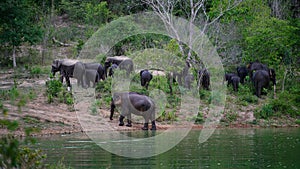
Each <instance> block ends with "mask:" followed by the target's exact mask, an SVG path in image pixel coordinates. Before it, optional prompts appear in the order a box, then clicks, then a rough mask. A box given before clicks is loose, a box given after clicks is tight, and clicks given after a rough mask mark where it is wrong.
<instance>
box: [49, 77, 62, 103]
mask: <svg viewBox="0 0 300 169" xmlns="http://www.w3.org/2000/svg"><path fill="white" fill-rule="evenodd" d="M46 87H47V91H46V93H47V97H48V103H51V102H53V101H54V98H55V97H57V96H58V94H59V93H60V92H61V91H62V90H63V88H62V83H61V82H60V81H59V80H56V79H53V80H49V81H47V82H46Z"/></svg>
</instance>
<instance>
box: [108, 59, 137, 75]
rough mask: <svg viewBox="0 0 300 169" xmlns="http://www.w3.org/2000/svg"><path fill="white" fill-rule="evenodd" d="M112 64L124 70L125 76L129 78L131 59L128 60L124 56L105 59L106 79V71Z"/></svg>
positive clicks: (131, 65) (131, 68) (131, 69)
mask: <svg viewBox="0 0 300 169" xmlns="http://www.w3.org/2000/svg"><path fill="white" fill-rule="evenodd" d="M112 64H116V65H118V66H119V68H120V69H123V70H126V73H127V76H129V74H130V73H131V72H133V61H132V59H131V58H128V57H126V56H114V57H107V58H106V60H105V63H104V69H105V75H106V77H107V70H108V68H109V67H111V65H112Z"/></svg>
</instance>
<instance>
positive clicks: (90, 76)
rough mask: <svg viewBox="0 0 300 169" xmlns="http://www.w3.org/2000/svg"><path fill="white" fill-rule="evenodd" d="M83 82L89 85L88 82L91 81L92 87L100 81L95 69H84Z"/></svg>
mask: <svg viewBox="0 0 300 169" xmlns="http://www.w3.org/2000/svg"><path fill="white" fill-rule="evenodd" d="M84 77H85V78H84V79H85V83H86V85H87V87H90V82H92V83H93V87H95V86H96V84H97V83H98V82H99V81H100V75H99V73H98V71H97V70H94V69H85V76H84Z"/></svg>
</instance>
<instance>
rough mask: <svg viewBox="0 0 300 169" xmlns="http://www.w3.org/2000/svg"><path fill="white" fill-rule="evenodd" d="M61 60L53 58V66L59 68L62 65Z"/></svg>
mask: <svg viewBox="0 0 300 169" xmlns="http://www.w3.org/2000/svg"><path fill="white" fill-rule="evenodd" d="M61 62H62V61H61V60H59V59H55V60H53V62H52V67H55V68H59V67H60V66H61Z"/></svg>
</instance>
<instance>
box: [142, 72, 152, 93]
mask: <svg viewBox="0 0 300 169" xmlns="http://www.w3.org/2000/svg"><path fill="white" fill-rule="evenodd" d="M152 78H153V76H152V74H151V73H150V72H149V71H148V70H147V69H145V70H141V71H140V80H141V86H145V87H146V89H148V86H149V83H150V81H151V80H152Z"/></svg>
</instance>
